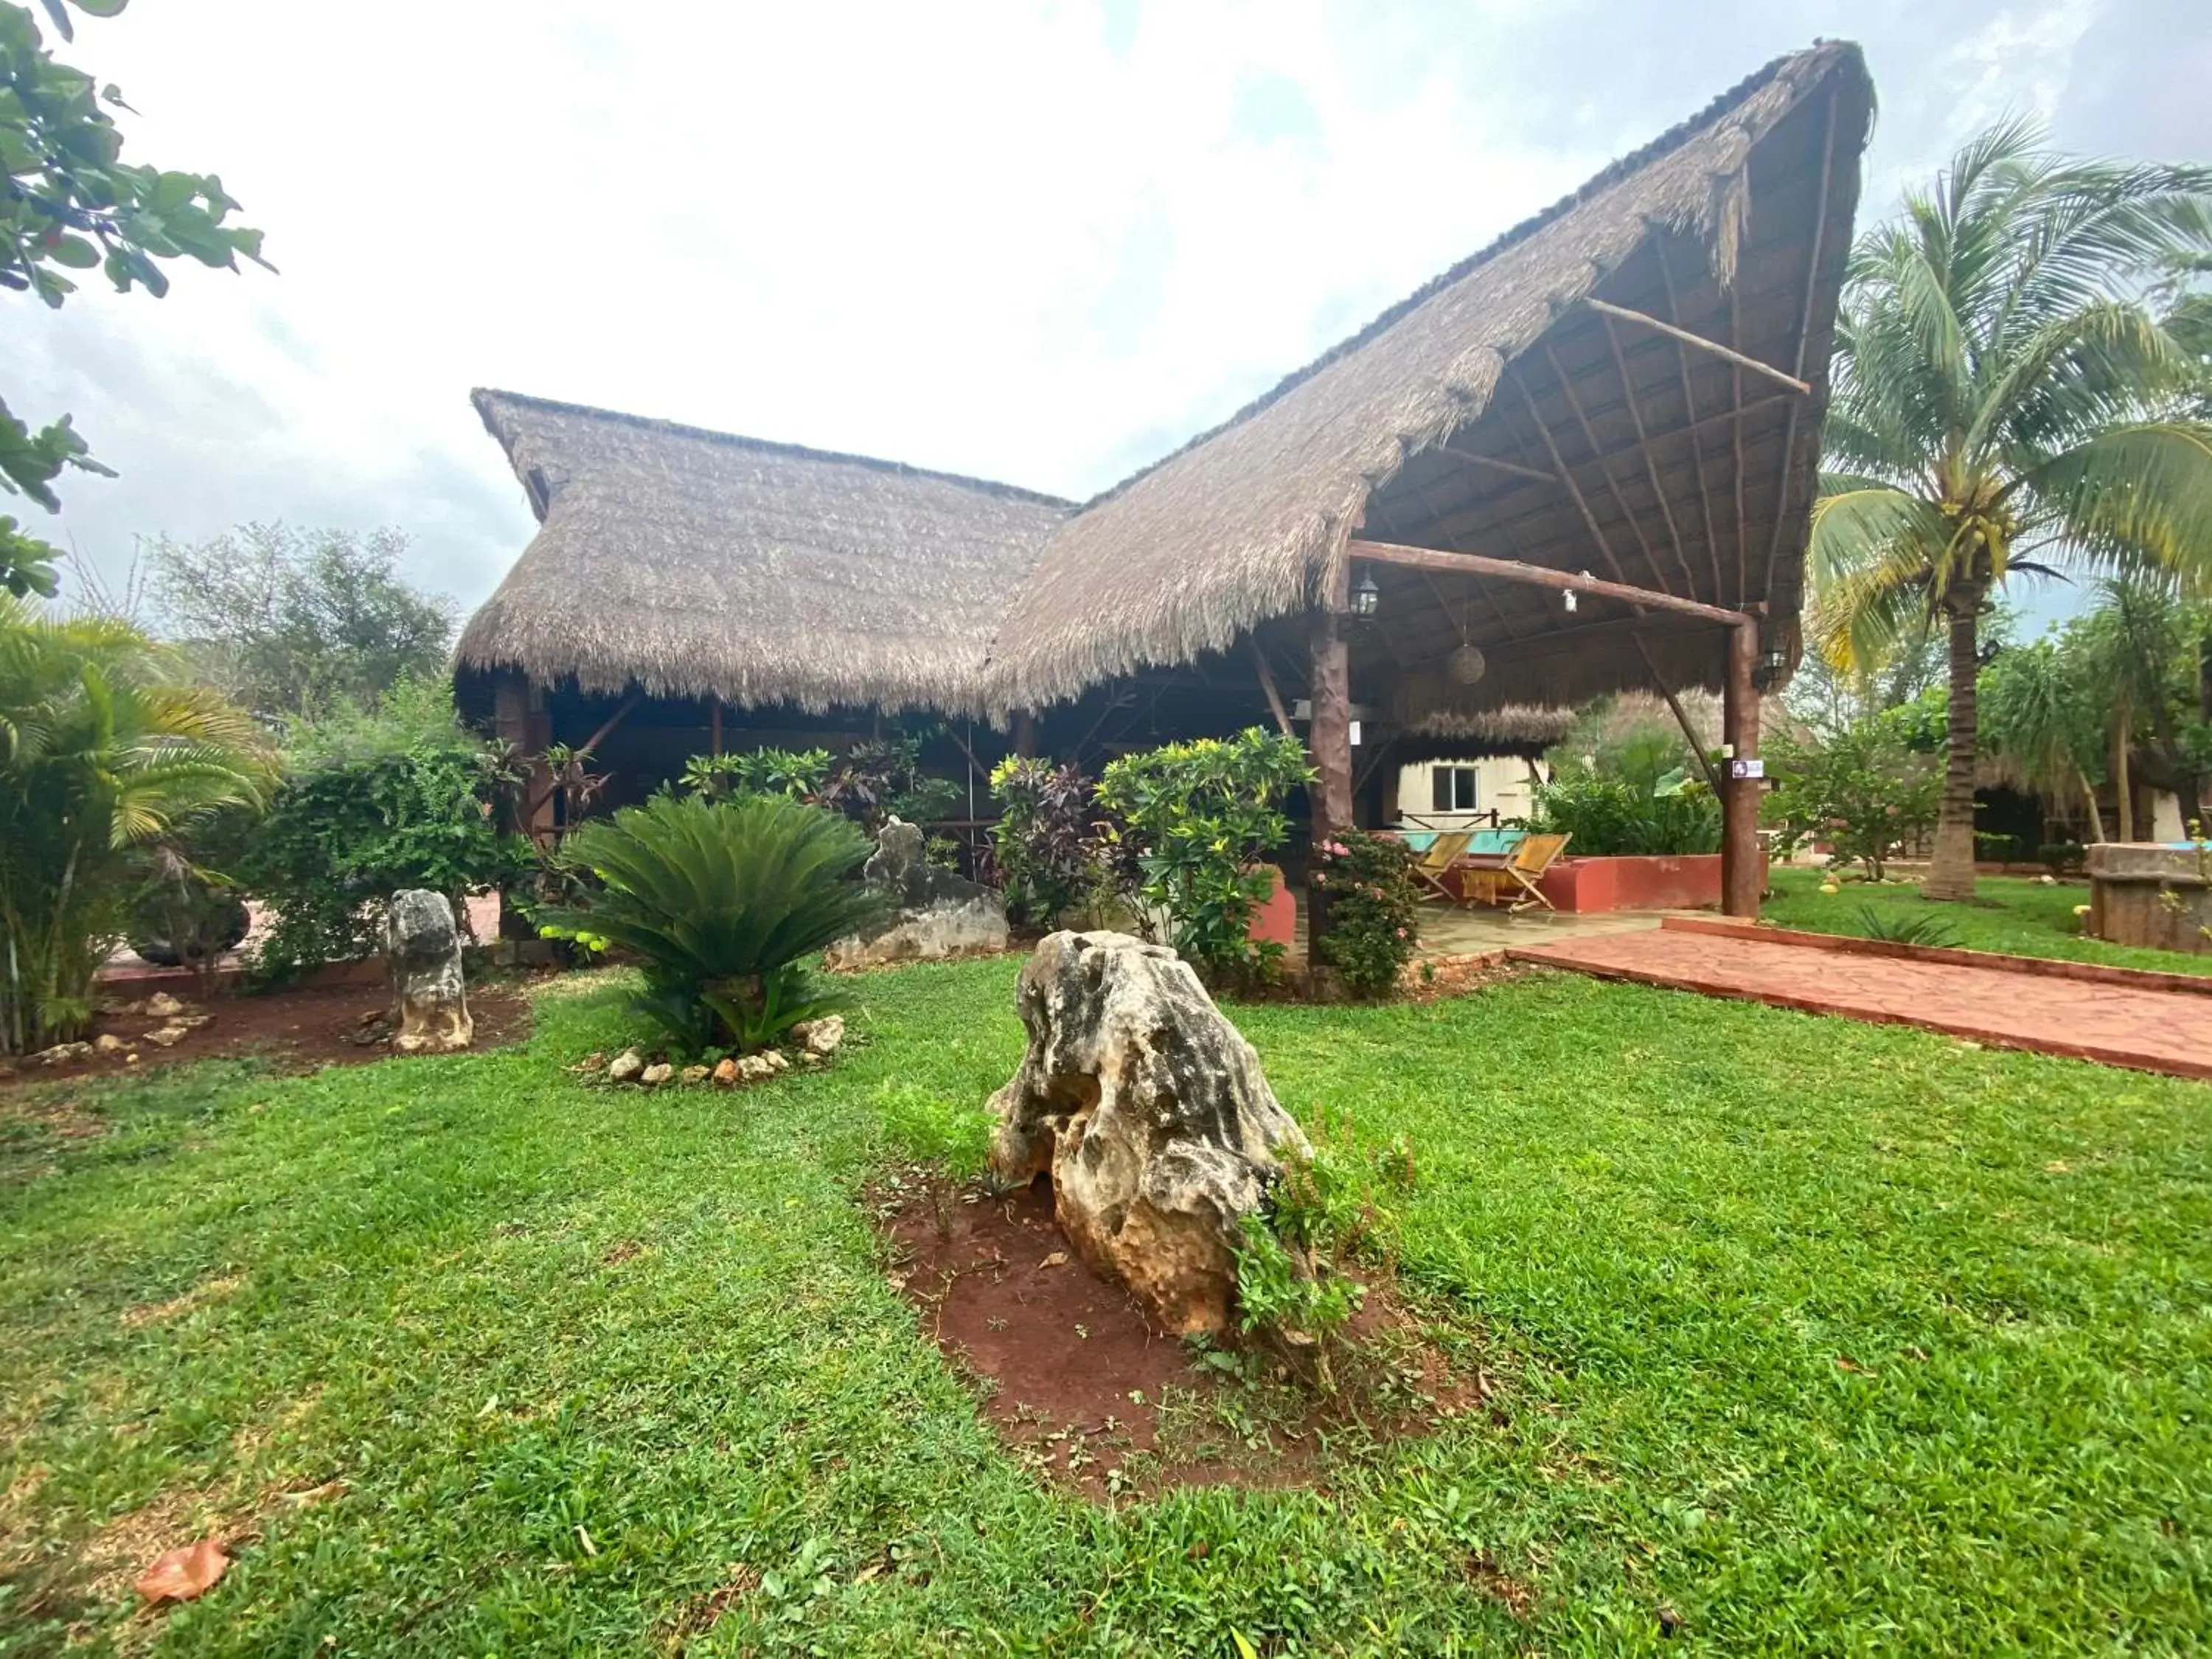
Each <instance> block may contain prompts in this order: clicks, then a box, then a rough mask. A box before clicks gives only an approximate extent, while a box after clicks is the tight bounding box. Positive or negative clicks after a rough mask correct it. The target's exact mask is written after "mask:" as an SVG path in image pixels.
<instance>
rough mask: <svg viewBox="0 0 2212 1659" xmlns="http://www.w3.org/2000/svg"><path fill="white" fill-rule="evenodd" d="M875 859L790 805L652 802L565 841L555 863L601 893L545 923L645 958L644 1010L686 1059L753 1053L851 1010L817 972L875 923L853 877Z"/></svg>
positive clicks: (744, 799)
mask: <svg viewBox="0 0 2212 1659" xmlns="http://www.w3.org/2000/svg"><path fill="white" fill-rule="evenodd" d="M868 851H869V843H868V839H867V837H866V836H865V835H863V834H862V833H861V832H860V829H858V828H857V827H855V826H854V824H852V823H849V822H848V821H847V820H846V819H843V818H841V817H836V816H834V815H832V814H830V813H829V812H826V811H823V810H822V809H821V808H820V807H818V806H810V805H806V804H805V803H804V802H801V801H797V800H793V799H790V798H788V797H787V796H784V795H742V796H738V797H737V798H735V799H726V800H708V799H702V798H700V797H698V796H678V795H666V794H664V795H656V796H655V797H653V799H651V800H649V801H647V802H646V803H645V804H644V805H641V806H629V807H624V808H623V810H622V811H618V812H617V813H616V814H615V815H614V816H613V817H612V818H601V819H594V820H592V821H591V822H590V823H585V824H584V825H582V826H581V827H580V828H579V829H576V830H574V832H573V833H571V834H570V836H568V840H567V841H566V842H563V843H562V848H561V854H560V856H561V859H562V863H563V864H564V865H565V866H568V868H569V869H571V870H573V871H574V872H575V873H577V874H578V875H579V876H581V877H586V878H589V879H590V880H591V881H592V883H593V884H594V886H593V892H592V902H591V904H590V905H589V907H588V908H581V907H577V908H549V909H545V910H542V911H540V912H539V913H538V916H537V921H538V925H539V931H540V932H541V933H544V934H545V935H546V936H548V937H549V938H556V939H574V940H576V941H577V942H578V943H580V944H581V945H585V946H586V948H587V949H592V950H600V951H603V950H606V949H608V948H610V947H613V946H619V947H621V948H622V949H623V950H625V951H630V952H633V953H635V955H637V956H639V957H642V958H643V959H644V963H645V981H646V988H645V992H644V994H643V995H641V997H639V998H638V999H637V1006H638V1008H639V1010H640V1012H644V1013H646V1014H647V1015H649V1016H650V1017H652V1018H653V1019H654V1020H656V1021H657V1022H658V1023H659V1024H661V1025H662V1026H663V1027H664V1028H665V1030H667V1032H668V1035H669V1038H670V1041H671V1043H672V1044H673V1045H674V1046H675V1047H677V1048H679V1049H682V1050H684V1051H685V1052H689V1053H696V1052H698V1051H699V1050H701V1049H702V1048H712V1047H723V1048H733V1049H736V1050H738V1051H739V1052H746V1051H750V1050H752V1049H756V1048H765V1047H767V1046H768V1045H769V1044H770V1043H772V1042H775V1040H776V1039H777V1038H778V1037H780V1036H782V1035H783V1033H784V1032H786V1031H787V1030H790V1028H791V1027H792V1026H793V1025H794V1024H798V1022H799V1021H800V1020H802V1019H811V1018H816V1017H817V1016H818V1015H820V1014H823V1013H824V1012H828V1011H829V1009H831V1008H833V1007H836V1006H842V1004H843V1003H844V1002H845V1001H846V1000H847V999H846V998H844V997H843V996H842V994H838V993H836V992H834V991H831V990H829V988H827V987H824V986H823V985H822V984H821V982H820V981H817V979H815V977H814V976H813V975H811V973H810V972H809V969H808V962H809V959H810V958H811V957H815V956H817V955H818V954H819V953H820V952H821V951H823V948H824V947H826V946H828V945H831V944H833V943H834V942H836V940H838V939H842V938H844V937H846V936H847V935H848V934H850V933H854V931H855V930H857V929H858V928H860V927H861V926H862V925H864V924H865V923H866V922H867V921H870V920H871V919H872V918H873V917H874V916H876V915H878V913H879V912H880V910H881V908H882V906H883V902H884V901H883V900H882V899H881V898H880V897H879V896H878V895H876V894H875V893H874V892H872V891H871V890H869V889H867V888H866V887H863V886H862V885H860V884H859V883H857V882H855V881H853V880H851V879H850V877H851V876H852V875H853V873H854V870H855V868H856V866H858V865H859V864H860V861H861V860H863V859H864V858H866V856H867V854H868Z"/></svg>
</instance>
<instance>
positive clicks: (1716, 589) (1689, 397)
mask: <svg viewBox="0 0 2212 1659" xmlns="http://www.w3.org/2000/svg"><path fill="white" fill-rule="evenodd" d="M1659 282H1660V285H1661V286H1662V288H1664V289H1666V291H1667V310H1668V313H1669V314H1671V315H1673V316H1676V317H1679V316H1680V315H1681V314H1682V304H1681V301H1680V299H1678V298H1677V297H1676V296H1675V293H1674V262H1673V261H1672V260H1670V259H1669V258H1668V257H1667V244H1666V242H1665V241H1664V240H1662V241H1661V242H1660V244H1659ZM1674 357H1675V362H1676V364H1677V366H1678V367H1679V368H1680V370H1681V373H1682V414H1683V416H1684V418H1685V419H1686V420H1687V421H1688V422H1689V423H1690V424H1689V428H1688V430H1689V433H1690V459H1691V462H1692V465H1693V466H1694V467H1695V469H1696V472H1697V479H1698V489H1697V495H1698V512H1699V515H1700V516H1701V517H1702V518H1703V519H1704V520H1705V562H1706V563H1707V564H1708V565H1709V566H1711V568H1712V573H1713V598H1715V599H1719V598H1720V596H1721V591H1722V590H1721V555H1720V547H1719V544H1718V543H1717V542H1716V541H1715V539H1714V535H1713V498H1712V496H1711V494H1709V493H1708V492H1707V490H1706V489H1705V436H1704V427H1705V422H1703V421H1700V420H1699V418H1698V391H1697V384H1696V380H1695V377H1694V376H1692V374H1691V373H1690V349H1689V348H1688V347H1687V346H1686V345H1684V344H1682V343H1681V342H1680V341H1679V340H1678V341H1676V342H1675V343H1674Z"/></svg>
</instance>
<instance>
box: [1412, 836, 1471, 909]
mask: <svg viewBox="0 0 2212 1659" xmlns="http://www.w3.org/2000/svg"><path fill="white" fill-rule="evenodd" d="M1473 840H1474V831H1473V830H1472V829H1450V830H1446V831H1445V832H1444V833H1443V834H1442V835H1439V836H1437V838H1436V839H1435V840H1434V841H1432V842H1430V843H1429V845H1428V850H1427V851H1426V852H1425V853H1423V854H1421V856H1420V857H1419V858H1417V859H1415V860H1413V866H1412V867H1413V879H1414V880H1415V881H1417V882H1419V883H1420V884H1421V885H1422V887H1423V888H1424V889H1425V891H1424V892H1423V893H1422V894H1421V895H1420V897H1421V902H1423V903H1427V902H1429V901H1430V900H1431V899H1443V901H1444V902H1446V903H1449V904H1456V903H1458V902H1459V893H1458V891H1457V890H1455V889H1454V888H1452V887H1450V886H1448V885H1447V884H1446V883H1447V881H1448V879H1449V877H1450V874H1451V867H1452V866H1453V865H1455V864H1456V863H1457V862H1458V861H1459V858H1460V854H1462V853H1464V852H1466V851H1467V844H1468V842H1470V841H1473Z"/></svg>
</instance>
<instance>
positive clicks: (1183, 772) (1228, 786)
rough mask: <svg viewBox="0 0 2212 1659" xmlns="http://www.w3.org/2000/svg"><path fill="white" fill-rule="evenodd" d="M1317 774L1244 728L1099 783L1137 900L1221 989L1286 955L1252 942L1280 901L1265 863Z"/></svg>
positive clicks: (1119, 769)
mask: <svg viewBox="0 0 2212 1659" xmlns="http://www.w3.org/2000/svg"><path fill="white" fill-rule="evenodd" d="M1312 779H1313V769H1312V768H1311V767H1310V765H1308V764H1307V762H1306V753H1305V749H1304V746H1303V745H1302V744H1299V743H1298V741H1297V739H1296V738H1289V737H1283V736H1279V735H1276V734H1274V733H1271V732H1263V731H1261V729H1260V728H1259V727H1257V726H1251V727H1248V728H1247V729H1246V730H1244V731H1243V732H1239V733H1237V735H1236V736H1235V737H1233V738H1200V739H1198V740H1197V741H1196V742H1194V743H1171V744H1164V745H1163V746H1162V747H1160V748H1158V749H1153V750H1146V751H1145V752H1144V753H1141V754H1135V755H1124V756H1122V757H1121V758H1120V759H1119V760H1116V761H1115V762H1113V763H1111V764H1110V765H1109V766H1108V767H1107V768H1106V770H1105V773H1104V775H1103V776H1102V777H1101V778H1100V779H1099V781H1098V800H1099V802H1100V804H1101V805H1103V806H1104V807H1105V808H1106V809H1107V811H1109V813H1110V814H1112V815H1113V818H1114V822H1113V823H1112V825H1111V826H1110V827H1109V830H1108V832H1107V837H1106V839H1107V841H1108V842H1109V845H1110V846H1116V847H1127V848H1132V849H1133V854H1132V856H1133V859H1134V861H1135V866H1136V871H1137V883H1136V886H1137V896H1139V898H1140V899H1141V900H1143V901H1144V902H1146V903H1147V904H1152V905H1157V906H1158V907H1159V908H1162V909H1164V910H1165V911H1166V912H1167V914H1168V917H1169V920H1170V926H1171V927H1172V929H1173V939H1172V941H1171V942H1172V943H1173V944H1174V945H1175V948H1176V950H1177V951H1179V952H1181V953H1182V956H1183V957H1184V958H1185V959H1186V960H1188V962H1189V963H1191V965H1192V966H1193V967H1194V968H1195V969H1197V970H1198V972H1199V973H1200V975H1203V976H1206V977H1210V978H1212V979H1214V980H1216V981H1233V980H1237V979H1241V978H1250V977H1257V978H1261V979H1266V978H1268V977H1270V976H1272V975H1273V973H1274V972H1275V971H1276V969H1278V968H1279V965H1280V961H1281V957H1282V954H1283V947H1282V946H1281V945H1274V944H1265V945H1255V944H1254V943H1253V941H1252V940H1251V939H1250V937H1249V929H1250V927H1251V922H1252V912H1253V909H1254V908H1255V906H1256V905H1258V904H1259V903H1260V902H1261V901H1262V900H1264V899H1265V898H1266V897H1267V896H1268V894H1269V893H1270V892H1271V891H1272V890H1273V882H1272V880H1271V879H1270V878H1269V877H1268V875H1267V872H1265V871H1264V870H1261V869H1258V868H1256V867H1255V866H1257V864H1258V863H1259V861H1260V860H1262V859H1264V858H1265V857H1266V856H1267V854H1269V853H1271V852H1273V850H1274V849H1275V848H1278V847H1279V846H1281V845H1282V843H1283V837H1284V836H1285V833H1287V831H1288V829H1289V828H1290V824H1289V820H1288V819H1286V818H1285V817H1284V816H1283V811H1282V800H1283V798H1284V796H1285V794H1287V793H1289V792H1290V791H1291V789H1292V788H1294V787H1297V786H1298V785H1301V784H1304V783H1309V782H1310V781H1312Z"/></svg>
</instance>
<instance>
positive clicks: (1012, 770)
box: [991, 755, 1104, 927]
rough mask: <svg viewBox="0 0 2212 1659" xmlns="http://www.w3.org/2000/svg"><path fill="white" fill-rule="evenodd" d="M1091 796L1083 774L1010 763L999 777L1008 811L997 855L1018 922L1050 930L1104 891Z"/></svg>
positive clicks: (999, 826)
mask: <svg viewBox="0 0 2212 1659" xmlns="http://www.w3.org/2000/svg"><path fill="white" fill-rule="evenodd" d="M1091 794H1092V792H1091V781H1090V780H1089V779H1088V778H1086V777H1085V776H1084V775H1083V772H1082V769H1080V768H1079V767H1075V766H1054V764H1053V763H1051V762H1050V761H1047V760H1038V759H1036V758H1035V757H1026V756H1021V755H1009V756H1008V757H1006V759H1004V760H1002V761H1000V763H998V765H996V766H994V767H993V768H992V769H991V796H992V799H994V800H996V801H997V802H998V803H999V809H1000V811H999V821H998V822H997V823H994V824H993V825H992V826H991V851H992V854H993V856H994V858H995V859H996V860H997V862H998V866H999V879H1000V885H1001V886H1002V887H1003V888H1004V889H1005V891H1006V914H1007V915H1008V916H1010V917H1012V919H1013V920H1015V921H1021V922H1026V923H1028V924H1029V925H1030V926H1031V927H1050V926H1051V925H1052V924H1053V922H1054V921H1055V920H1056V919H1057V918H1058V917H1059V915H1060V913H1061V912H1062V911H1063V910H1066V908H1069V907H1070V906H1071V905H1073V904H1075V903H1077V902H1079V901H1080V900H1081V899H1083V898H1084V897H1085V896H1086V895H1088V894H1090V893H1091V892H1093V891H1095V890H1097V887H1098V885H1099V884H1100V878H1101V875H1102V872H1103V868H1104V866H1103V860H1102V858H1101V855H1100V854H1101V849H1100V847H1099V844H1098V843H1099V830H1098V828H1097V822H1096V820H1097V815H1098V811H1099V809H1098V807H1097V805H1096V804H1095V803H1094V802H1093V800H1092V799H1091Z"/></svg>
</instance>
